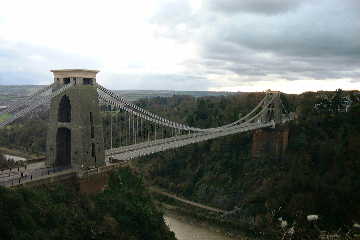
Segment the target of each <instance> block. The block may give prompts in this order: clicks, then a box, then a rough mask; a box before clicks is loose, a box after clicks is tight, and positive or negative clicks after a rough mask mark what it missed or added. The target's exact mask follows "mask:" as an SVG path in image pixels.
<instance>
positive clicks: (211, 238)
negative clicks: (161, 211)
mask: <svg viewBox="0 0 360 240" xmlns="http://www.w3.org/2000/svg"><path fill="white" fill-rule="evenodd" d="M164 219H165V223H166V224H167V225H168V226H169V228H170V230H171V231H173V232H174V233H175V236H176V238H177V239H178V240H234V239H235V238H229V237H226V236H224V235H223V234H221V233H217V232H215V231H213V230H210V229H208V228H206V227H203V226H199V225H195V224H191V223H190V222H185V221H183V220H180V219H178V218H175V217H173V216H171V215H166V216H164Z"/></svg>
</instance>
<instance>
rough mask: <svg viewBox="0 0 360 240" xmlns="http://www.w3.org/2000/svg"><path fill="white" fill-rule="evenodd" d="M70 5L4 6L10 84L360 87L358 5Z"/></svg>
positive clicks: (0, 76)
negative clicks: (91, 71) (85, 74)
mask: <svg viewBox="0 0 360 240" xmlns="http://www.w3.org/2000/svg"><path fill="white" fill-rule="evenodd" d="M64 1H65V2H64V3H63V2H62V3H61V4H56V6H55V7H56V9H58V11H56V12H53V11H52V9H53V8H54V6H53V4H52V3H48V2H47V1H44V0H34V2H31V3H28V4H26V6H25V7H23V8H22V9H20V10H18V4H19V2H18V0H14V1H9V2H7V3H6V4H4V6H2V7H3V8H4V11H2V13H1V14H0V28H1V29H2V30H1V32H0V84H6V83H8V82H9V83H10V81H11V82H14V83H16V84H21V83H34V84H35V83H40V82H41V83H44V81H39V80H38V79H45V81H51V78H52V76H51V74H50V73H49V72H48V71H49V70H50V69H52V68H77V67H78V68H95V69H99V70H101V72H100V73H99V80H100V81H103V83H104V85H105V86H107V87H112V88H116V89H177V90H181V89H188V90H194V89H196V90H205V89H227V90H228V89H239V87H246V86H251V87H252V88H251V89H258V90H263V89H264V86H266V87H267V88H268V87H269V86H271V85H273V86H274V87H272V88H277V87H278V83H279V82H281V84H282V85H286V86H289V89H290V88H291V86H295V82H297V83H299V82H301V83H304V82H306V81H307V82H309V86H308V87H309V88H311V87H312V85H314V82H315V81H316V82H317V83H316V84H317V85H316V86H321V85H324V86H325V85H329V82H330V81H332V83H333V84H335V83H336V84H338V83H342V82H344V83H345V82H346V83H347V84H348V85H346V86H349V87H353V88H355V87H358V86H359V85H358V84H357V83H360V81H359V79H360V76H359V73H360V67H359V64H358V63H359V62H360V61H359V60H360V41H359V39H360V1H358V0H347V1H340V0H318V1H309V0H153V1H146V2H144V1H140V0H134V1H123V2H121V3H119V2H118V1H115V0H109V1H108V2H107V4H103V3H100V2H91V1H90V2H88V1H85V0H80V1H79V2H76V3H75V4H72V3H71V6H72V8H71V9H70V10H68V9H67V7H66V6H67V5H68V4H70V0H64ZM84 4H86V6H87V10H86V11H84V10H83V6H84ZM30 5H31V7H32V6H33V5H34V6H41V8H40V7H39V8H36V7H35V8H34V7H33V8H32V11H30V12H29V11H27V9H28V8H30ZM139 6H141V7H139ZM64 12H67V13H68V15H69V16H76V17H75V18H72V17H70V18H64ZM25 23H26V24H25ZM265 83H266V84H265ZM310 83H311V84H310ZM351 83H353V85H351ZM297 86H298V85H297ZM331 86H334V85H331ZM338 87H342V86H338ZM283 89H286V88H285V87H284V88H283ZM291 89H292V88H291Z"/></svg>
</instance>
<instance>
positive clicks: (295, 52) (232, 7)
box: [153, 0, 360, 82]
mask: <svg viewBox="0 0 360 240" xmlns="http://www.w3.org/2000/svg"><path fill="white" fill-rule="evenodd" d="M185 2H186V1H185ZM203 5H204V6H205V7H204V8H203V9H202V10H201V11H200V12H198V13H195V14H192V13H191V12H190V11H189V7H188V6H186V4H185V3H183V6H185V7H184V8H177V12H181V15H182V16H188V18H185V17H181V19H180V21H179V22H178V24H186V26H187V28H186V31H184V30H182V31H179V30H177V28H176V22H171V26H170V25H168V24H167V22H166V21H161V22H158V24H160V25H162V26H163V27H164V26H165V27H166V26H168V28H167V30H168V31H167V32H166V33H164V36H166V37H170V38H176V39H182V41H184V39H187V40H188V41H192V42H195V43H196V45H197V46H198V48H199V53H200V58H199V60H198V62H197V63H196V64H194V62H191V63H184V64H186V65H189V66H190V65H192V66H194V65H199V66H203V68H205V69H207V70H206V71H205V72H206V73H207V74H218V75H221V74H225V73H232V74H236V75H238V76H239V81H242V82H243V81H246V80H244V79H248V80H247V81H256V80H257V79H258V80H264V78H263V77H266V76H270V75H271V76H278V77H279V78H283V79H287V80H289V81H291V80H298V79H315V80H323V79H338V78H350V79H352V81H359V79H360V66H359V63H360V41H359V39H360V1H356V0H349V1H340V0H319V1H307V0H301V1H300V0H288V1H282V0H241V1H239V0H221V1H217V0H204V4H203ZM160 14H161V12H160ZM153 18H154V19H163V16H161V15H156V16H154V17H153ZM175 19H176V18H175ZM154 22H156V21H155V20H154ZM174 26H175V27H174ZM199 68H200V67H199ZM256 77H258V78H256Z"/></svg>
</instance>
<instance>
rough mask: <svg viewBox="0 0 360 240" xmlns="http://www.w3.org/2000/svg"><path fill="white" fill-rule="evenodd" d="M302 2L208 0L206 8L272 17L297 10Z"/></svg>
mask: <svg viewBox="0 0 360 240" xmlns="http://www.w3.org/2000/svg"><path fill="white" fill-rule="evenodd" d="M303 2H304V0H285V1H284V0H265V1H264V0H241V1H239V0H221V1H218V0H209V1H207V3H208V7H209V8H210V9H212V10H214V11H221V12H224V13H230V14H233V13H239V12H243V13H256V14H265V15H274V14H280V13H285V12H288V11H291V10H295V9H297V8H298V7H299V6H300V5H301V4H302V3H303Z"/></svg>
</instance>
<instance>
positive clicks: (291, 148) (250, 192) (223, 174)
mask: <svg viewBox="0 0 360 240" xmlns="http://www.w3.org/2000/svg"><path fill="white" fill-rule="evenodd" d="M263 96H264V93H249V94H238V95H232V96H226V97H203V98H193V97H190V96H174V97H170V98H162V97H157V98H152V99H143V100H140V101H138V103H137V104H138V105H139V106H141V107H143V108H145V109H147V110H149V111H151V112H154V113H157V114H159V115H161V116H163V117H165V118H168V119H171V120H175V121H178V122H183V123H186V124H188V125H191V126H196V127H201V128H207V127H216V126H219V125H222V124H225V123H229V122H232V121H234V120H236V119H238V118H239V116H241V115H244V114H246V113H247V112H249V111H250V110H251V109H252V108H253V107H254V106H256V104H257V103H258V102H259V101H260V100H261V99H262V98H263ZM324 96H327V97H326V98H324ZM344 97H346V98H347V99H350V100H351V106H350V107H349V108H348V109H346V111H345V110H343V109H344V108H343V106H342V104H343V101H342V99H344ZM282 98H283V100H284V105H285V106H286V107H287V108H288V109H289V110H291V111H295V112H296V116H297V119H296V121H293V122H291V123H290V124H289V129H290V136H289V145H288V149H287V151H286V154H285V155H284V156H283V157H282V158H281V159H274V158H273V157H272V156H266V155H265V156H264V157H263V158H262V159H256V160H255V159H253V158H252V156H251V152H250V149H251V142H252V134H251V133H244V134H238V135H234V136H228V137H224V138H221V139H216V140H211V141H207V142H204V143H200V144H195V145H191V146H186V147H183V148H181V149H178V150H172V151H167V152H164V153H159V154H154V155H151V156H147V157H146V158H142V159H140V160H139V161H137V162H138V167H139V168H140V169H143V173H144V175H145V176H146V178H147V179H148V180H149V181H151V182H152V183H154V184H156V185H158V186H160V187H162V188H165V189H167V190H168V191H170V192H174V193H176V194H178V195H181V196H184V197H186V198H188V199H191V200H194V201H197V202H201V203H205V204H209V205H211V206H214V207H218V208H224V209H227V210H234V209H236V211H235V214H234V216H233V219H237V220H239V221H247V222H251V223H253V224H254V225H256V226H257V227H260V228H263V229H267V228H272V227H273V226H275V225H276V224H277V223H278V222H277V219H278V218H280V217H281V218H282V219H286V220H287V221H288V222H289V223H291V224H292V223H294V222H296V223H297V224H302V225H303V226H307V225H306V223H305V218H306V216H307V215H309V214H317V215H319V216H320V219H321V221H320V224H321V228H323V229H330V230H337V229H339V228H341V227H342V228H344V226H351V225H352V224H354V223H355V222H357V223H359V222H360V207H359V204H358V203H359V202H360V191H359V189H360V178H359V176H358V173H359V171H360V159H359V156H360V120H359V119H360V103H359V93H358V92H343V91H341V90H338V91H336V92H321V93H319V92H318V93H314V92H307V93H304V94H301V95H283V96H282ZM315 106H316V107H315ZM38 115H39V116H37V117H36V118H35V117H33V118H32V119H30V121H29V120H28V119H24V120H21V121H19V122H18V123H16V124H13V125H12V126H10V127H9V128H6V129H2V130H0V144H1V146H7V147H10V148H18V149H22V150H25V151H29V152H44V151H45V144H46V113H39V114H38ZM109 116H110V115H108V114H104V124H105V125H108V124H109V123H110V121H109ZM114 128H115V130H114V133H115V134H114V142H115V143H119V142H120V141H122V140H120V136H118V135H116V132H118V131H116V130H119V129H116V126H114ZM106 131H107V130H106V129H105V132H106ZM29 139H30V141H29ZM106 144H108V143H106Z"/></svg>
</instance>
